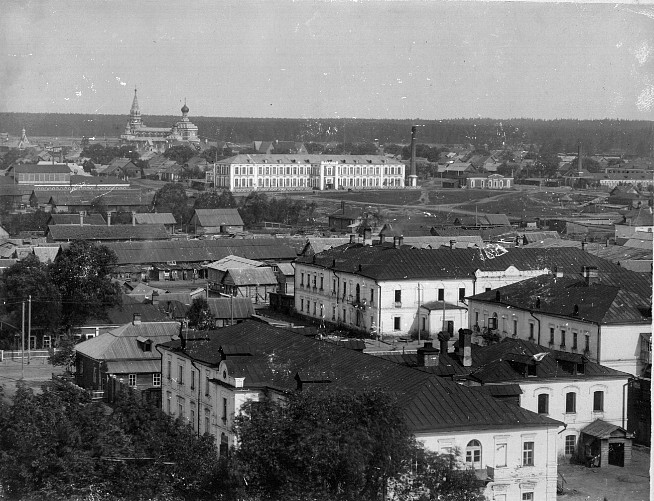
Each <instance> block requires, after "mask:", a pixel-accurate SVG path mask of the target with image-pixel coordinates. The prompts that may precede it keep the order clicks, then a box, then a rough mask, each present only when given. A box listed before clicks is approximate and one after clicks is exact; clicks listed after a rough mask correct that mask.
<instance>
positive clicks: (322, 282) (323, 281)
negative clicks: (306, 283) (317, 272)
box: [320, 277, 325, 290]
mask: <svg viewBox="0 0 654 501" xmlns="http://www.w3.org/2000/svg"><path fill="white" fill-rule="evenodd" d="M324 285H325V277H320V290H323V287H324Z"/></svg>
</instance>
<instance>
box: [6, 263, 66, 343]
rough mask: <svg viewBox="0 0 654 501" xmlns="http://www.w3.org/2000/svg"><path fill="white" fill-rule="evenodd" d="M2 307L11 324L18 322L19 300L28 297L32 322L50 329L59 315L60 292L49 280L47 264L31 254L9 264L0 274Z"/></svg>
mask: <svg viewBox="0 0 654 501" xmlns="http://www.w3.org/2000/svg"><path fill="white" fill-rule="evenodd" d="M2 285H3V289H4V290H3V292H4V297H5V301H6V305H5V307H6V310H7V312H8V313H10V314H11V315H12V320H13V324H14V325H19V324H20V323H22V319H21V316H22V307H23V305H22V302H23V301H24V302H25V314H26V315H27V311H28V310H27V301H28V298H29V296H31V297H32V306H31V309H32V325H34V326H38V327H42V328H44V329H45V330H46V332H54V331H55V330H57V328H58V327H59V321H60V318H61V295H60V293H59V289H58V288H57V286H56V285H55V284H54V283H53V282H52V280H51V279H50V275H49V274H48V266H47V265H46V264H45V263H42V262H41V261H39V258H38V257H36V256H35V255H34V254H30V255H28V256H27V257H26V258H24V259H22V260H20V261H18V262H17V263H16V264H14V265H13V266H11V267H9V268H8V269H7V270H6V271H5V272H4V274H3V276H2Z"/></svg>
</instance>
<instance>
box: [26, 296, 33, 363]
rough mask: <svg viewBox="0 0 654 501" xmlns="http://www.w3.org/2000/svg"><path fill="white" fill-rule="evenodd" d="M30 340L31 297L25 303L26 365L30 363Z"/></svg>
mask: <svg viewBox="0 0 654 501" xmlns="http://www.w3.org/2000/svg"><path fill="white" fill-rule="evenodd" d="M31 340H32V295H31V294H30V295H29V297H28V303H27V363H28V364H29V363H30V362H31V358H32V357H31V355H32V353H31V351H30V349H31V346H30V345H31V344H32V343H31Z"/></svg>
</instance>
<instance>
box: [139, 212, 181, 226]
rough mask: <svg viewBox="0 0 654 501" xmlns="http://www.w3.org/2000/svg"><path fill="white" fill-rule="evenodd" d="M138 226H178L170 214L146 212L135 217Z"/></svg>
mask: <svg viewBox="0 0 654 501" xmlns="http://www.w3.org/2000/svg"><path fill="white" fill-rule="evenodd" d="M134 219H135V221H136V224H177V221H175V216H173V215H172V213H170V212H154V213H153V212H146V213H137V214H135V215H134Z"/></svg>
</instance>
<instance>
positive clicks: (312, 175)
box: [206, 153, 405, 192]
mask: <svg viewBox="0 0 654 501" xmlns="http://www.w3.org/2000/svg"><path fill="white" fill-rule="evenodd" d="M404 171H405V165H404V164H403V163H402V162H400V161H398V160H395V159H393V158H388V157H385V156H383V155H310V154H308V153H305V154H297V155H283V154H240V155H236V156H233V157H230V158H226V159H225V160H221V161H219V162H217V163H216V164H215V165H214V167H213V168H209V169H207V172H206V182H207V184H208V185H209V186H213V187H215V188H216V189H221V190H229V191H232V192H249V191H257V190H258V191H302V190H311V189H316V190H328V189H332V190H342V189H357V190H360V189H376V190H380V189H385V188H403V187H404V186H405V184H404V177H405V172H404Z"/></svg>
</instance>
